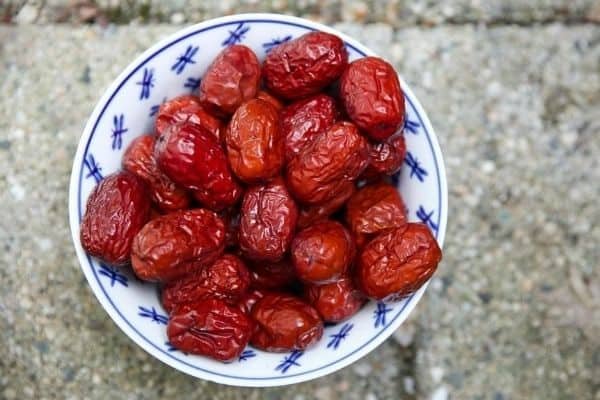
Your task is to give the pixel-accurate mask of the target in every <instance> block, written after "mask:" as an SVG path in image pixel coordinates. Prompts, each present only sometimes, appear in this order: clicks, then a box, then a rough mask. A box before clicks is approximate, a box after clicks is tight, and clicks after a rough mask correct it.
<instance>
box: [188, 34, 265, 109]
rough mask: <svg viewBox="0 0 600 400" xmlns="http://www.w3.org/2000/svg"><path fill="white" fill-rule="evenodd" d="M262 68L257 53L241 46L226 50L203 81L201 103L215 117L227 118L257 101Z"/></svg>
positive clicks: (214, 62) (215, 61)
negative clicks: (246, 103) (244, 105)
mask: <svg viewBox="0 0 600 400" xmlns="http://www.w3.org/2000/svg"><path fill="white" fill-rule="evenodd" d="M259 83H260V64H259V63H258V59H257V58H256V54H254V52H253V51H252V50H251V49H250V48H248V47H246V46H244V45H241V44H236V45H233V46H229V47H226V48H225V49H223V51H221V53H219V55H217V57H216V58H215V60H214V61H213V62H212V64H211V65H210V66H209V67H208V70H207V71H206V73H205V74H204V76H203V77H202V83H201V84H200V102H201V104H202V105H203V106H204V107H206V109H207V110H209V111H211V112H213V113H214V114H215V115H220V116H227V115H231V114H233V113H234V112H235V110H236V109H237V108H238V107H239V106H240V105H241V104H242V103H243V102H245V101H247V100H250V99H253V98H254V97H256V93H257V92H258V85H259Z"/></svg>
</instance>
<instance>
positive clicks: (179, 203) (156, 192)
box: [123, 135, 190, 212]
mask: <svg viewBox="0 0 600 400" xmlns="http://www.w3.org/2000/svg"><path fill="white" fill-rule="evenodd" d="M155 141H156V137H155V136H153V135H142V136H139V137H137V138H135V139H134V140H133V141H132V142H131V144H130V145H129V147H127V150H125V154H123V168H124V169H126V170H127V171H129V172H131V173H133V174H135V175H137V176H138V177H139V178H141V179H143V180H144V181H145V182H146V184H147V185H148V188H149V189H150V194H151V196H152V201H153V202H154V204H156V205H157V206H158V207H159V208H160V209H161V210H163V211H165V212H169V211H175V210H181V209H184V208H187V207H188V206H189V205H190V196H189V194H188V192H187V191H186V190H185V189H183V188H180V187H179V186H177V185H176V184H175V183H174V182H173V181H172V180H170V179H169V178H168V177H167V176H166V175H165V174H163V173H162V171H161V170H159V169H158V166H157V165H156V160H155V159H154V142H155Z"/></svg>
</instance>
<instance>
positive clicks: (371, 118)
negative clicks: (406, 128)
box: [340, 57, 405, 140]
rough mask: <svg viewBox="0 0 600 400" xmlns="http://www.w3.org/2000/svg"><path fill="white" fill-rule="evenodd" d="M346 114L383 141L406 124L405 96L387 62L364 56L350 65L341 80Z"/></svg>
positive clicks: (376, 138) (341, 94) (341, 96)
mask: <svg viewBox="0 0 600 400" xmlns="http://www.w3.org/2000/svg"><path fill="white" fill-rule="evenodd" d="M340 98H341V100H342V102H343V104H344V108H345V109H346V113H347V114H348V116H349V117H350V118H351V119H352V122H354V123H355V124H356V125H357V126H358V127H359V128H360V129H361V130H364V131H365V132H366V133H368V134H369V135H370V136H371V137H372V138H373V139H375V140H384V139H386V138H388V137H389V136H391V135H392V134H393V133H394V132H396V131H397V130H398V129H400V128H401V127H402V124H403V123H404V117H405V116H404V93H402V89H401V88H400V81H399V80H398V75H397V74H396V71H394V67H392V66H391V65H390V64H389V63H388V62H386V61H384V60H382V59H381V58H377V57H364V58H359V59H358V60H356V61H353V62H352V63H350V65H348V68H346V70H345V71H344V74H343V75H342V77H341V79H340Z"/></svg>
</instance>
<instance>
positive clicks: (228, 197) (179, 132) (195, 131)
mask: <svg viewBox="0 0 600 400" xmlns="http://www.w3.org/2000/svg"><path fill="white" fill-rule="evenodd" d="M154 152H155V156H156V161H157V164H158V166H159V168H160V169H161V170H162V171H163V172H164V173H165V174H166V175H167V176H168V177H169V178H170V179H171V180H172V181H173V182H175V183H177V184H178V185H180V186H182V187H185V188H187V189H190V190H193V191H194V193H193V194H194V197H195V198H196V199H197V200H198V201H200V202H201V203H202V204H203V205H205V206H206V207H208V208H210V209H213V210H221V209H224V208H227V207H229V206H232V205H234V204H235V203H236V202H237V201H238V200H239V198H240V197H241V194H242V189H241V187H240V185H239V184H238V183H237V182H236V181H235V180H234V178H233V176H232V174H231V171H230V170H229V166H228V164H227V157H226V156H225V152H224V151H223V149H222V148H221V146H220V144H219V142H218V141H217V139H215V137H214V136H213V135H212V134H211V133H209V132H208V131H207V130H206V129H203V128H202V127H201V126H198V125H194V124H189V123H184V124H179V125H173V126H171V127H170V128H169V129H167V130H166V131H164V132H163V133H162V134H161V135H160V136H159V137H158V140H157V141H156V144H155V147H154Z"/></svg>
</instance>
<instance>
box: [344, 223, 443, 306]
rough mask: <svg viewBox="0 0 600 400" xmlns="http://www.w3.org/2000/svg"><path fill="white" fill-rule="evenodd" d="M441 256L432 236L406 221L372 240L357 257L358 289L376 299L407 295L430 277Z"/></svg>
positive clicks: (417, 224) (425, 227)
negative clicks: (401, 225)
mask: <svg viewBox="0 0 600 400" xmlns="http://www.w3.org/2000/svg"><path fill="white" fill-rule="evenodd" d="M441 259H442V251H441V250H440V248H439V246H438V244H437V242H436V240H435V238H434V237H433V235H432V234H431V231H430V230H429V228H428V227H427V226H426V225H424V224H421V223H412V222H411V223H408V224H406V225H404V226H403V227H401V228H396V229H394V230H392V231H389V232H387V233H382V234H380V235H379V236H377V237H376V238H375V239H373V240H371V241H370V242H369V243H368V244H367V245H366V246H365V247H364V248H363V250H362V252H361V253H360V256H359V257H358V263H357V268H356V271H355V273H356V275H355V281H356V285H357V287H358V289H359V290H360V291H361V292H362V293H364V294H365V295H366V296H367V297H369V298H372V299H376V300H386V301H387V300H399V299H402V298H405V297H407V296H410V295H411V294H413V293H414V292H416V291H417V290H419V288H420V287H421V286H423V284H424V283H425V282H427V281H428V280H429V278H431V276H432V275H433V273H434V272H435V270H436V268H437V265H438V263H439V262H440V260H441Z"/></svg>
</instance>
